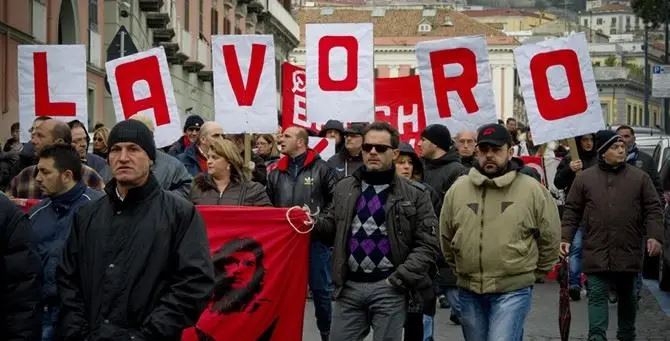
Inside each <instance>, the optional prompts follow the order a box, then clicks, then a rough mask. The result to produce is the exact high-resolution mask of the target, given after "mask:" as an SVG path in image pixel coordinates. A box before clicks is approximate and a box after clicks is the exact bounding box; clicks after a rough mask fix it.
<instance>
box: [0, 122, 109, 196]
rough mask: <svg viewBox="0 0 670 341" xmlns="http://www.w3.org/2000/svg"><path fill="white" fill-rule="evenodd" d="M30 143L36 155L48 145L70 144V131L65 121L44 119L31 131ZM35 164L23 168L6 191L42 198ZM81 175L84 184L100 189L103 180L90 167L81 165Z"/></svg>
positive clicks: (42, 192)
mask: <svg viewBox="0 0 670 341" xmlns="http://www.w3.org/2000/svg"><path fill="white" fill-rule="evenodd" d="M31 141H32V144H33V149H34V151H35V153H36V155H39V153H40V152H41V151H42V150H43V149H45V148H46V147H48V146H51V145H54V144H58V143H64V144H67V145H71V144H72V132H71V131H70V127H69V126H68V125H67V123H65V122H63V121H60V120H57V119H49V120H45V121H43V122H42V124H40V125H39V126H37V127H36V128H35V130H33V132H32V140H31ZM36 175H37V166H36V165H33V166H29V167H26V168H24V169H23V170H22V171H21V172H20V173H19V174H18V175H17V176H16V177H14V179H12V181H11V182H10V184H9V187H8V189H7V192H8V193H9V195H11V196H12V197H14V198H18V199H42V198H44V197H45V193H44V191H43V190H42V188H41V187H40V186H39V184H38V183H37V181H36ZM81 176H82V179H83V181H84V184H86V186H88V187H90V188H93V189H95V190H99V191H102V189H103V188H104V187H105V181H104V180H103V179H102V177H100V175H99V174H98V173H97V172H96V171H95V170H94V169H93V168H91V167H88V166H86V165H82V170H81Z"/></svg>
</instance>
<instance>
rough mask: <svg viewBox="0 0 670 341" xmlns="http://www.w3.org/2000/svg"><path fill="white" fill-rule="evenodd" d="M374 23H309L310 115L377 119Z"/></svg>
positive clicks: (321, 118) (311, 119)
mask: <svg viewBox="0 0 670 341" xmlns="http://www.w3.org/2000/svg"><path fill="white" fill-rule="evenodd" d="M372 33H373V28H372V24H308V25H307V31H306V49H307V53H306V55H307V65H306V72H307V80H306V82H307V108H308V109H307V118H308V121H309V122H314V123H317V124H324V123H326V121H328V120H331V119H335V120H339V121H341V122H347V121H349V122H372V121H374V71H373V68H374V66H373V65H374V60H373V35H372Z"/></svg>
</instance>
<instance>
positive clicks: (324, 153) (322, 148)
mask: <svg viewBox="0 0 670 341" xmlns="http://www.w3.org/2000/svg"><path fill="white" fill-rule="evenodd" d="M335 144H336V143H335V139H327V138H325V137H315V136H310V137H309V148H312V149H314V151H315V152H317V153H319V156H321V158H322V159H324V160H326V161H328V159H330V158H331V157H333V156H334V155H335Z"/></svg>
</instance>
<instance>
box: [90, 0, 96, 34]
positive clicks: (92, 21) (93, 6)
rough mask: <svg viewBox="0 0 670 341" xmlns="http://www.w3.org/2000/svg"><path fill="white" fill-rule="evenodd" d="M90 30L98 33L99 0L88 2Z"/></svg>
mask: <svg viewBox="0 0 670 341" xmlns="http://www.w3.org/2000/svg"><path fill="white" fill-rule="evenodd" d="M88 29H89V30H91V31H96V32H97V31H98V0H88Z"/></svg>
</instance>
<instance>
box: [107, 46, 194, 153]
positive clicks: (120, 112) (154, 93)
mask: <svg viewBox="0 0 670 341" xmlns="http://www.w3.org/2000/svg"><path fill="white" fill-rule="evenodd" d="M105 69H106V70H107V79H108V80H109V88H110V90H111V92H112V100H113V102H114V111H115V112H116V121H117V122H120V121H123V120H127V119H129V118H130V117H132V116H134V115H136V114H143V115H146V116H147V117H149V118H151V119H152V120H153V122H154V126H155V127H156V130H155V131H154V139H155V141H156V147H158V148H162V147H165V146H168V145H170V144H172V143H173V142H174V140H175V139H176V138H178V137H179V136H181V135H182V134H183V133H182V128H181V120H180V118H179V111H178V110H179V109H178V108H177V102H176V100H175V96H174V90H173V88H172V79H171V78H170V69H169V67H168V63H167V59H166V58H165V51H164V50H163V48H162V47H158V48H153V49H149V50H147V51H143V52H139V53H135V54H132V55H130V56H126V57H122V58H118V59H114V60H111V61H109V62H107V63H105Z"/></svg>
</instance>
